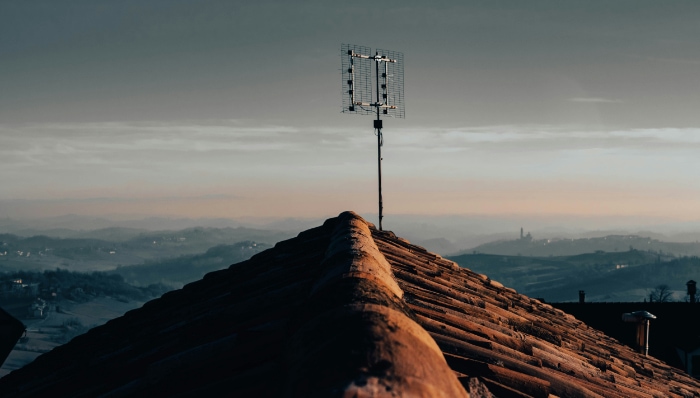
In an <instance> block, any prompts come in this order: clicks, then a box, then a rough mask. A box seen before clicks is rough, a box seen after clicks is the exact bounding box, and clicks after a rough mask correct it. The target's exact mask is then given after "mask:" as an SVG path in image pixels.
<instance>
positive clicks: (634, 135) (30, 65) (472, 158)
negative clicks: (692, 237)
mask: <svg viewBox="0 0 700 398" xmlns="http://www.w3.org/2000/svg"><path fill="white" fill-rule="evenodd" d="M699 13H700V3H699V2H697V1H675V0H670V1H663V2H660V1H648V0H614V1H609V0H604V1H603V0H587V1H567V0H559V1H553V0H550V1H537V0H534V1H527V2H525V1H515V0H513V1H497V0H490V1H485V0H484V1H473V0H469V1H435V2H417V1H401V2H365V1H352V2H335V1H304V0H302V1H294V2H291V1H268V0H257V1H241V0H239V1H223V0H217V1H207V0H204V1H177V0H168V1H165V0H163V1H154V0H146V1H143V0H139V1H130V0H123V1H106V0H90V1H74V0H65V1H61V2H57V1H32V0H29V1H26V0H25V1H14V0H0V59H1V60H2V61H1V62H0V187H1V188H0V218H5V217H9V218H35V217H44V216H59V215H63V214H80V215H90V216H111V217H142V216H143V217H145V216H164V217H192V218H197V217H213V218H236V217H325V216H332V215H336V214H338V213H340V212H341V211H344V210H354V211H357V212H359V213H360V214H363V215H367V216H371V215H372V214H376V207H377V204H376V202H377V192H376V191H377V170H376V167H377V164H376V160H377V159H376V155H377V153H376V150H377V149H376V138H375V136H374V130H373V128H372V120H371V119H372V117H371V116H361V115H349V114H344V113H341V104H342V102H341V95H342V94H343V93H342V90H343V87H344V85H343V83H342V81H341V80H342V78H341V71H340V66H341V59H340V46H341V44H342V43H349V44H357V45H363V46H368V47H372V48H376V47H379V48H385V49H390V50H394V51H400V52H403V54H404V60H405V65H404V70H405V76H404V82H405V99H406V101H405V102H406V108H405V113H406V118H405V119H386V120H385V121H384V130H383V132H384V147H383V148H382V151H383V152H382V153H383V159H384V160H383V163H382V170H383V189H384V213H385V216H386V217H387V219H389V220H390V218H391V216H392V215H398V214H404V215H441V216H445V215H474V216H494V217H501V216H518V217H524V216H527V217H549V218H556V217H562V219H564V218H567V217H568V218H567V219H570V218H571V217H580V218H597V219H612V218H616V217H622V218H628V219H630V218H632V219H637V220H640V222H641V221H644V220H648V221H649V222H655V221H654V220H665V221H668V220H675V221H679V222H685V221H698V220H700V206H698V201H699V200H700V179H699V178H697V176H696V172H697V170H700V156H698V154H700V112H698V109H700V47H698V46H697V38H698V37H700V24H698V23H697V15H699Z"/></svg>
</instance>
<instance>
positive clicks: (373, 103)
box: [340, 44, 405, 231]
mask: <svg viewBox="0 0 700 398" xmlns="http://www.w3.org/2000/svg"><path fill="white" fill-rule="evenodd" d="M370 54H372V50H371V49H370V48H369V47H364V46H356V45H352V44H343V45H341V47H340V56H341V68H342V69H341V70H342V78H343V96H342V98H343V110H342V111H343V112H344V113H356V114H360V115H371V114H375V112H376V115H377V118H376V120H374V129H375V134H376V136H377V177H378V178H377V179H378V183H379V184H378V185H379V230H380V231H381V230H382V219H383V218H384V215H383V211H384V203H383V200H382V146H383V145H384V136H383V134H382V127H383V126H382V120H381V115H387V116H390V117H396V118H404V117H405V109H404V103H403V53H400V52H396V51H389V50H381V49H376V51H375V52H374V55H370ZM372 62H374V64H375V65H374V68H372V67H371V64H372ZM372 69H374V77H375V79H374V80H375V84H374V87H372V86H373V84H372ZM380 71H381V72H380ZM373 88H374V90H373ZM373 91H374V94H375V96H374V98H373V95H372V94H373V93H372V92H373Z"/></svg>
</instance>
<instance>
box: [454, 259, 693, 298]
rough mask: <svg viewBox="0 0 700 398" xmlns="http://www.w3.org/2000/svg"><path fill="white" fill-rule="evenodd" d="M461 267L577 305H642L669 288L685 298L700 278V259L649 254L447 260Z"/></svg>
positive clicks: (533, 293)
mask: <svg viewBox="0 0 700 398" xmlns="http://www.w3.org/2000/svg"><path fill="white" fill-rule="evenodd" d="M449 258H450V259H451V260H453V261H455V262H457V263H458V264H459V265H460V266H462V267H466V268H469V269H471V270H473V271H475V272H478V273H482V274H485V275H487V276H488V277H489V278H491V279H493V280H496V281H498V282H501V283H503V284H504V285H505V286H509V287H512V288H514V289H516V290H517V291H518V292H520V293H523V294H526V295H528V296H531V297H541V298H544V299H545V300H547V301H552V302H555V301H576V300H578V291H579V290H585V291H586V295H587V298H588V300H589V301H642V300H643V299H644V298H645V297H647V294H648V291H650V290H651V289H653V288H654V287H656V286H658V285H660V284H667V285H669V286H670V287H671V289H672V290H675V291H676V299H677V300H681V299H683V297H684V295H683V291H684V289H685V283H686V282H687V281H688V280H690V279H693V280H698V279H700V259H698V257H694V256H693V257H680V258H676V257H674V256H671V255H668V254H663V255H662V254H659V253H655V252H650V251H641V250H628V251H626V252H602V251H598V252H595V253H585V254H577V255H573V256H551V257H550V256H547V257H530V256H508V255H495V254H463V255H459V256H452V257H449Z"/></svg>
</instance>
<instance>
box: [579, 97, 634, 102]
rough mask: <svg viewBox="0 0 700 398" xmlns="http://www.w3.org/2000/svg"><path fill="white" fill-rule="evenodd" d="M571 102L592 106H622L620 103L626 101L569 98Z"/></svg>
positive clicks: (598, 98)
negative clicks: (590, 104)
mask: <svg viewBox="0 0 700 398" xmlns="http://www.w3.org/2000/svg"><path fill="white" fill-rule="evenodd" d="M569 101H571V102H583V103H592V104H620V103H622V102H624V101H622V100H619V99H609V98H600V97H575V98H569Z"/></svg>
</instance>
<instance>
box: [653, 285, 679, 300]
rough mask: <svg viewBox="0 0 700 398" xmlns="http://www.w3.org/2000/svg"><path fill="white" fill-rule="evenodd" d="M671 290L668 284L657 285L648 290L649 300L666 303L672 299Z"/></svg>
mask: <svg viewBox="0 0 700 398" xmlns="http://www.w3.org/2000/svg"><path fill="white" fill-rule="evenodd" d="M672 298H673V292H672V291H671V288H670V287H669V286H668V285H659V286H657V287H655V288H654V289H653V290H652V291H651V292H649V301H651V302H655V303H668V302H671V301H673V300H672Z"/></svg>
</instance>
